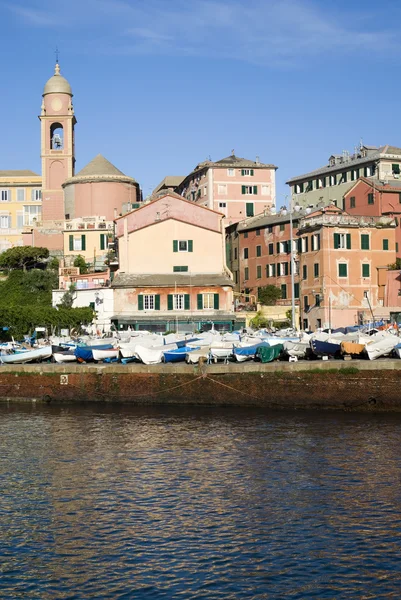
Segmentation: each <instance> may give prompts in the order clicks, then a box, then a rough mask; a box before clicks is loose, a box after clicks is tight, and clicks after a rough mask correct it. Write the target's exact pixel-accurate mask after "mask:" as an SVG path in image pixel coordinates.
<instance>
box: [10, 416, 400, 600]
mask: <svg viewBox="0 0 401 600" xmlns="http://www.w3.org/2000/svg"><path fill="white" fill-rule="evenodd" d="M400 430H401V415H397V414H394V415H380V414H378V415H374V414H355V413H353V414H350V413H348V414H347V413H337V412H336V413H334V412H324V413H312V412H273V411H267V410H262V409H252V408H240V407H237V408H213V407H195V406H188V407H180V406H169V407H161V406H160V407H157V406H153V407H144V406H142V407H130V406H124V405H104V404H92V405H90V406H87V405H71V406H70V405H59V406H52V405H39V404H38V405H35V404H29V405H28V404H27V405H7V404H3V405H0V477H1V495H0V530H1V543H0V597H1V598H2V599H3V600H4V599H9V598H10V599H13V600H14V599H18V598H24V599H25V598H29V599H41V600H50V599H51V600H54V599H69V600H71V599H82V598H85V599H92V598H96V599H103V598H104V599H106V598H107V599H114V598H116V599H131V598H139V599H142V598H143V599H148V598H149V599H152V600H153V599H155V600H157V599H158V598H166V599H168V598H183V599H191V598H204V599H214V598H224V599H226V598H239V599H242V598H249V599H267V598H269V599H270V598H273V599H276V598H279V599H286V598H291V599H301V598H302V599H303V598H308V599H309V598H319V599H321V598H332V599H338V598H355V599H360V598H398V597H399V595H400V590H401V575H400V558H401V548H400V546H401V493H400V475H401V455H400Z"/></svg>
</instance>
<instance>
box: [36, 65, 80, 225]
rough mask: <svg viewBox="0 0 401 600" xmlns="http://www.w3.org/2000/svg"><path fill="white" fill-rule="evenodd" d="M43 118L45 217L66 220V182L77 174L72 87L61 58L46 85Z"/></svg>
mask: <svg viewBox="0 0 401 600" xmlns="http://www.w3.org/2000/svg"><path fill="white" fill-rule="evenodd" d="M39 119H40V122H41V159H42V221H52V220H64V194H63V188H62V187H61V186H62V184H63V182H64V181H65V180H66V179H68V178H70V177H73V176H74V173H75V148H74V145H75V144H74V127H75V124H76V122H77V121H76V118H75V115H74V107H73V105H72V90H71V86H70V84H69V83H68V81H67V80H66V79H65V77H63V76H62V75H61V74H60V65H59V63H58V61H57V62H56V66H55V69H54V75H53V76H52V77H50V79H49V80H48V81H47V83H46V85H45V87H44V89H43V100H42V106H41V112H40V116H39Z"/></svg>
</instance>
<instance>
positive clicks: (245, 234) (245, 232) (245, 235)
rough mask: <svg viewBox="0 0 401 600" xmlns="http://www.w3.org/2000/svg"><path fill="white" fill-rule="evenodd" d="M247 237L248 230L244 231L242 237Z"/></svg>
mask: <svg viewBox="0 0 401 600" xmlns="http://www.w3.org/2000/svg"><path fill="white" fill-rule="evenodd" d="M247 237H248V232H247V231H244V238H245V239H246V238H247Z"/></svg>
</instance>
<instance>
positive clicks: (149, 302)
mask: <svg viewBox="0 0 401 600" xmlns="http://www.w3.org/2000/svg"><path fill="white" fill-rule="evenodd" d="M143 307H144V309H145V310H155V296H154V294H145V295H144V296H143Z"/></svg>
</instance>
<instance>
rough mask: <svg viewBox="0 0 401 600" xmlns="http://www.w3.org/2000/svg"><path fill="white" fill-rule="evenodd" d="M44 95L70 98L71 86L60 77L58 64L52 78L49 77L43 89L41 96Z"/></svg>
mask: <svg viewBox="0 0 401 600" xmlns="http://www.w3.org/2000/svg"><path fill="white" fill-rule="evenodd" d="M46 94H69V95H70V96H72V90H71V86H70V84H69V83H68V81H67V80H66V78H65V77H63V76H62V75H60V66H59V64H58V63H56V67H55V69H54V75H53V77H50V79H49V80H48V81H47V83H46V85H45V87H44V90H43V96H45V95H46Z"/></svg>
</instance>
